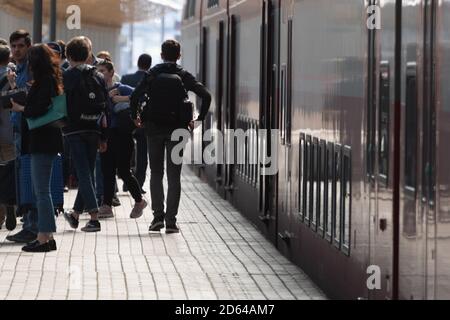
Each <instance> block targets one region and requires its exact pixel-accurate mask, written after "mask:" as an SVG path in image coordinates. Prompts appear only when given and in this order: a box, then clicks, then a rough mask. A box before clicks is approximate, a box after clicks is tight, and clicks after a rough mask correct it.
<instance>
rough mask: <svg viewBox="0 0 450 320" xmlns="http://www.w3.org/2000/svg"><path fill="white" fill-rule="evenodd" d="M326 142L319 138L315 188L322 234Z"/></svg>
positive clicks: (322, 233)
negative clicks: (317, 174)
mask: <svg viewBox="0 0 450 320" xmlns="http://www.w3.org/2000/svg"><path fill="white" fill-rule="evenodd" d="M326 146H327V143H326V141H325V140H321V141H320V144H319V161H318V163H319V170H318V173H319V177H318V182H319V183H318V188H317V228H318V231H319V233H320V234H321V235H322V236H323V235H324V229H325V225H324V223H325V200H324V199H326V198H325V197H326V195H325V183H326V181H325V178H326V171H325V170H326V152H327V148H326Z"/></svg>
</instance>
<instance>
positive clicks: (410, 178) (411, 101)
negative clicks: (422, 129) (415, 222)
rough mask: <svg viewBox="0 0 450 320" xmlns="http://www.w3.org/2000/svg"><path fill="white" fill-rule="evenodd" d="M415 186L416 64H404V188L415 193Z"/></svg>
mask: <svg viewBox="0 0 450 320" xmlns="http://www.w3.org/2000/svg"><path fill="white" fill-rule="evenodd" d="M416 187H417V65H416V63H415V62H410V63H408V64H407V66H406V108H405V188H406V190H407V191H409V192H410V193H412V194H414V195H415V191H416Z"/></svg>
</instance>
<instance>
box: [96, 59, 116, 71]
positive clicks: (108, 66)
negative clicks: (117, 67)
mask: <svg viewBox="0 0 450 320" xmlns="http://www.w3.org/2000/svg"><path fill="white" fill-rule="evenodd" d="M97 66H99V67H100V66H103V67H105V68H106V69H108V71H109V72H111V71H114V63H113V62H112V61H109V60H103V61H101V62H100V63H99V64H98V65H97Z"/></svg>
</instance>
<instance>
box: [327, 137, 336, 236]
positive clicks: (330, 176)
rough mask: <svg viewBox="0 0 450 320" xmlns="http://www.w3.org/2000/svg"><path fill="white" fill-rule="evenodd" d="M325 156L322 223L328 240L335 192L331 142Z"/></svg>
mask: <svg viewBox="0 0 450 320" xmlns="http://www.w3.org/2000/svg"><path fill="white" fill-rule="evenodd" d="M326 154H327V157H326V163H325V164H326V169H325V173H326V179H325V181H326V186H325V193H324V208H325V215H324V218H325V219H324V220H325V221H324V224H325V238H326V239H327V240H328V241H330V242H331V241H332V239H333V210H334V209H333V208H334V203H335V202H334V201H333V199H334V198H335V197H334V195H335V193H336V187H335V184H334V146H333V144H332V143H331V142H329V143H328V146H327V153H326Z"/></svg>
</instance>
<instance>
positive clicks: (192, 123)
mask: <svg viewBox="0 0 450 320" xmlns="http://www.w3.org/2000/svg"><path fill="white" fill-rule="evenodd" d="M194 129H195V121H191V122H189V130H191V131H194Z"/></svg>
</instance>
